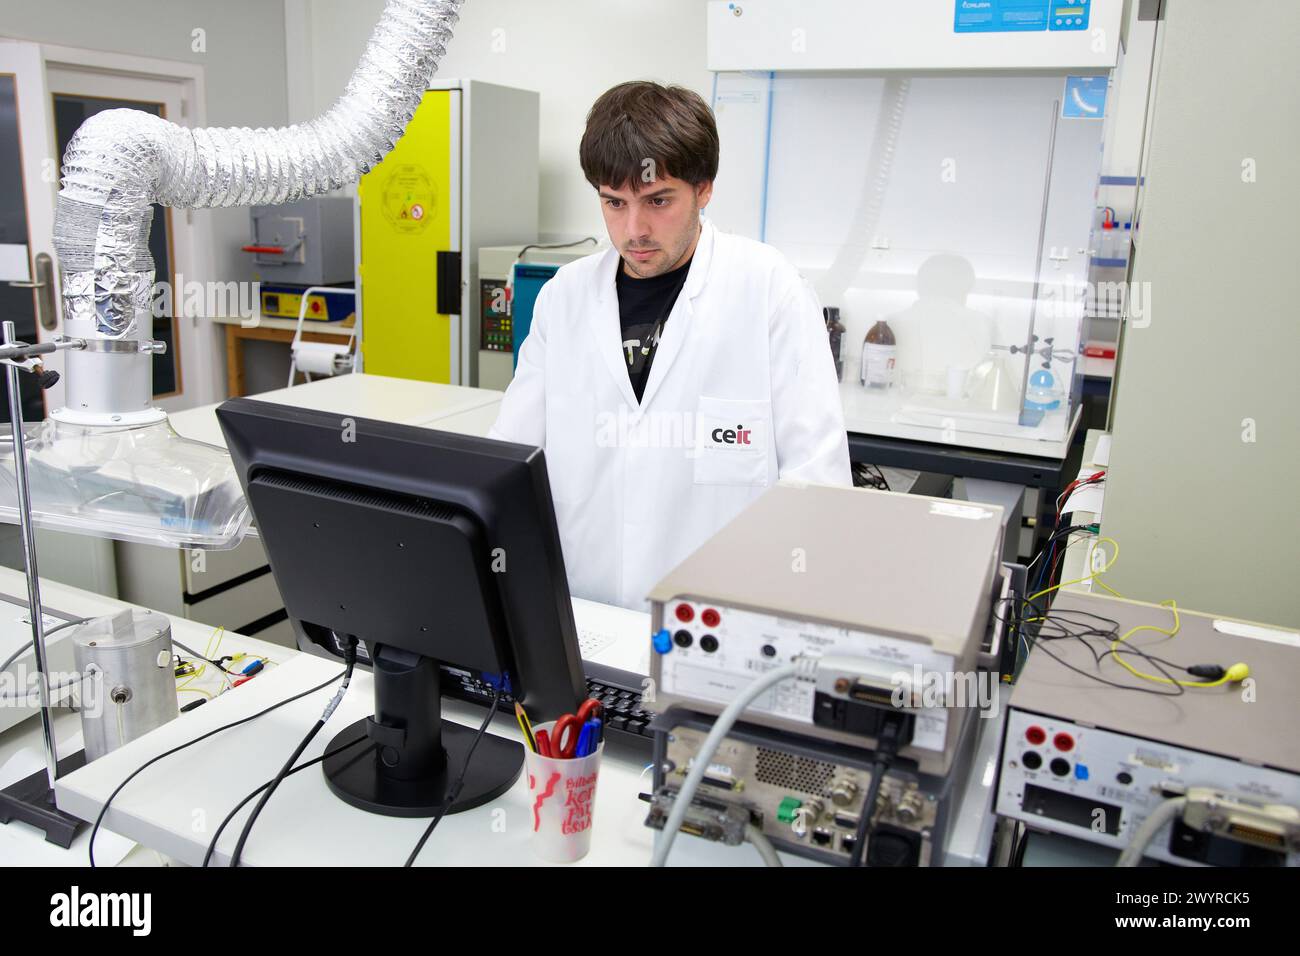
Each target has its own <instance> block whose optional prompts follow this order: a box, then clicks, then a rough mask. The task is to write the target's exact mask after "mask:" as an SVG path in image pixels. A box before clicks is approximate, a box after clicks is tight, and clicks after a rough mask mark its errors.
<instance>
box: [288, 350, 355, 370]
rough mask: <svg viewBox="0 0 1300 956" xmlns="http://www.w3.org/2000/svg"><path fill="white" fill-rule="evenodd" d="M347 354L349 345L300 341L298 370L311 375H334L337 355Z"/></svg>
mask: <svg viewBox="0 0 1300 956" xmlns="http://www.w3.org/2000/svg"><path fill="white" fill-rule="evenodd" d="M345 354H347V346H342V345H332V344H330V343H328V342H299V343H298V351H297V355H298V371H300V372H307V373H309V374H311V375H333V374H334V359H335V357H336V356H339V355H345Z"/></svg>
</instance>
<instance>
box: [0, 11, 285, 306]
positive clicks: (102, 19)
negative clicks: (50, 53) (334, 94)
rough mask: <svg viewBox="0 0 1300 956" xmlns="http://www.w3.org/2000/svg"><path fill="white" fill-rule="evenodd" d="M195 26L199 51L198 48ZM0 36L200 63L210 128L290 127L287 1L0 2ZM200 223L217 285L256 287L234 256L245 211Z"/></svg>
mask: <svg viewBox="0 0 1300 956" xmlns="http://www.w3.org/2000/svg"><path fill="white" fill-rule="evenodd" d="M199 28H201V29H203V30H204V31H205V33H206V36H205V37H204V40H205V42H206V51H205V52H201V53H200V52H195V51H194V50H193V48H192V47H193V42H194V41H193V31H194V30H195V29H199ZM0 34H2V35H4V36H10V37H16V38H18V39H21V40H34V41H37V42H41V43H56V44H60V45H63V46H73V47H83V48H86V49H91V50H108V51H112V52H116V53H128V54H135V55H138V56H147V57H156V58H158V59H164V60H184V61H187V62H189V63H198V64H200V65H202V66H203V69H204V80H205V86H206V90H207V103H206V107H207V124H208V125H209V126H251V127H258V126H283V125H284V124H285V123H286V122H287V121H288V99H287V96H286V92H285V85H286V84H285V74H286V70H285V21H284V4H283V0H220V2H214V0H56V2H48V0H47V2H40V0H37V2H33V0H0ZM189 122H192V120H191V121H189ZM202 215H206V216H208V217H209V219H210V222H211V223H212V235H213V267H214V277H215V278H219V279H221V280H223V281H228V280H231V279H251V278H252V268H251V264H250V263H249V261H248V258H249V257H248V256H246V255H245V254H244V253H241V252H240V251H239V249H238V247H239V246H241V245H243V244H244V243H245V242H247V241H248V238H247V237H248V210H246V209H220V210H213V211H212V212H211V213H208V214H200V216H202ZM202 221H203V220H202V218H199V217H196V222H199V223H201V222H202Z"/></svg>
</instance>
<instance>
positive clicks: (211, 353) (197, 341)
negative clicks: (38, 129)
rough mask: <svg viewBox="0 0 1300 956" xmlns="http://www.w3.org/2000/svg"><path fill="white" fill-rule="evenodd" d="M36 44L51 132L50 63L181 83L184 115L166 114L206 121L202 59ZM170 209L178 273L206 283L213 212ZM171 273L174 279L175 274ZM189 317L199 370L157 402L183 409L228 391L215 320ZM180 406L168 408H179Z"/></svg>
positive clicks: (189, 122) (193, 123)
mask: <svg viewBox="0 0 1300 956" xmlns="http://www.w3.org/2000/svg"><path fill="white" fill-rule="evenodd" d="M37 45H38V46H39V47H40V51H41V60H42V65H43V68H44V75H45V80H46V82H45V110H46V122H47V124H48V127H49V129H50V133H51V136H53V135H54V128H55V127H54V96H53V94H54V93H55V92H59V91H56V90H55V89H54V88H53V87H52V86H51V85H50V83H49V79H48V77H49V74H50V71H51V68H53V69H56V70H71V71H75V72H80V73H91V74H93V73H103V74H111V75H113V76H125V77H132V78H137V79H144V80H153V81H162V82H166V83H173V84H176V85H177V86H178V87H179V92H180V99H181V115H180V116H168V117H167V119H168V120H170V121H171V122H173V123H178V124H179V125H182V126H187V127H202V126H206V125H207V91H206V85H205V76H204V68H203V67H202V66H201V65H199V64H197V63H187V62H184V61H181V60H164V59H160V58H157V57H146V56H137V55H135V54H126V53H114V52H110V51H106V50H89V49H85V48H81V47H71V46H63V45H61V44H55V43H40V44H37ZM62 161H63V157H61V156H60V157H58V162H59V163H62ZM169 212H171V213H172V215H171V228H170V230H169V234H170V237H171V244H172V257H173V258H172V270H173V273H183V274H184V275H185V276H186V277H187V281H190V280H195V281H199V282H206V281H208V280H210V279H211V278H212V273H213V268H214V266H213V263H214V258H213V248H212V232H211V230H210V229H208V228H200V227H202V226H206V222H205V220H206V218H207V216H208V213H207V212H206V211H205V210H181V209H177V210H169ZM199 217H202V218H199ZM170 278H174V276H173V277H169V279H170ZM173 291H176V290H173ZM60 305H61V303H60ZM190 321H191V322H192V323H193V324H192V326H191V332H190V334H189V335H188V336H186V347H190V348H193V349H194V350H195V352H196V354H195V356H194V359H195V360H194V363H193V365H192V368H194V369H196V370H197V371H198V374H197V375H186V374H184V372H183V370H182V371H179V372H178V381H180V382H181V383H182V389H183V391H182V393H181V394H180V396H179V397H178V398H172V399H167V398H160V399H159V400H158V404H159V405H161V406H163V407H167V406H168V405H169V404H176V405H177V406H178V408H179V407H193V406H196V405H206V404H210V403H212V402H216V401H219V400H220V398H221V397H222V394H223V392H222V383H223V382H224V375H225V372H224V359H223V353H222V345H221V339H220V336H219V335H218V331H219V330H218V329H217V328H216V323H214V322H212V321H211V320H210V319H193V320H190ZM61 322H62V315H61V309H60V323H61ZM175 322H176V336H177V338H176V340H177V342H178V343H179V342H180V334H181V328H182V326H183V324H184V322H185V320H184V319H181V318H176V319H175ZM183 354H184V353H182V355H183ZM178 408H171V409H169V410H172V411H175V410H178Z"/></svg>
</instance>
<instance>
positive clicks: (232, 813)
mask: <svg viewBox="0 0 1300 956" xmlns="http://www.w3.org/2000/svg"><path fill="white" fill-rule="evenodd" d="M363 740H366V738H365V737H357V738H355V739H353V740H351V741H349V742H348V743H346V744H342V745H340V746H338V747H335V748H334V749H333V750H327V751H326V752H325V753H323V754H321V755H320V756H319V757H313V758H312V759H311V760H308V761H307V762H306V763H300V764H298V766H296V767H294V768H293V769H292V770H290V771H289V772H288V773H287V774H286V775H285V776H288V777H292V776H293V775H294V774H295V773H297V772H298V771H299V770H306V769H307V768H308V767H314V766H316V764H318V763H322V762H324V761H326V760H329V758H330V757H333V756H334V755H335V754H341V753H342V752H343V751H345V750H347V749H348V748H349V747H355V746H356V745H357V744H359V743H361V742H362V741H363ZM371 746H372V747H373V746H374V744H371ZM270 785H271V781H270V780H268V781H266V783H264V784H262V785H261V786H260V787H258V788H257V789H256V790H254V791H253V792H252V793H250V794H249V795H248V796H246V797H244V799H243V800H240V801H239V803H238V804H237V805H236V806H235V808H234V809H233V810H231V811H230V812H229V813H227V814H226V818H225V819H224V820H222V821H221V826H219V827H217V832H216V833H214V834H213V835H212V842H211V843H209V844H208V851H207V852H206V853H205V854H203V864H202V865H203V866H204V867H205V868H206V867H207V865H208V863H209V862H211V860H212V854H214V853H215V852H216V850H217V842H218V841H219V840H220V839H221V834H222V833H224V832H225V830H226V827H227V826H228V825H229V824H230V821H231V820H233V819H234V818H235V814H237V813H239V811H240V810H242V809H244V807H246V806H248V801H250V800H252V799H253V798H254V797H255V796H257V795H258V794H259V793H261V792H262V791H263V790H265V789H266V788H267V787H269V786H270Z"/></svg>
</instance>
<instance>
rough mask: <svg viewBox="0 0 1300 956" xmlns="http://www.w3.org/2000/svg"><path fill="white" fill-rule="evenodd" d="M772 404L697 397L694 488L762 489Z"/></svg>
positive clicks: (769, 439)
mask: <svg viewBox="0 0 1300 956" xmlns="http://www.w3.org/2000/svg"><path fill="white" fill-rule="evenodd" d="M771 423H772V403H771V402H767V401H762V400H750V399H734V398H712V397H710V396H707V395H701V396H700V404H699V410H698V412H697V413H696V415H695V483H696V484H697V485H766V484H767V483H768V480H767V479H768V475H767V470H768V469H767V462H768V443H769V442H771V440H772V426H771Z"/></svg>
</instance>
